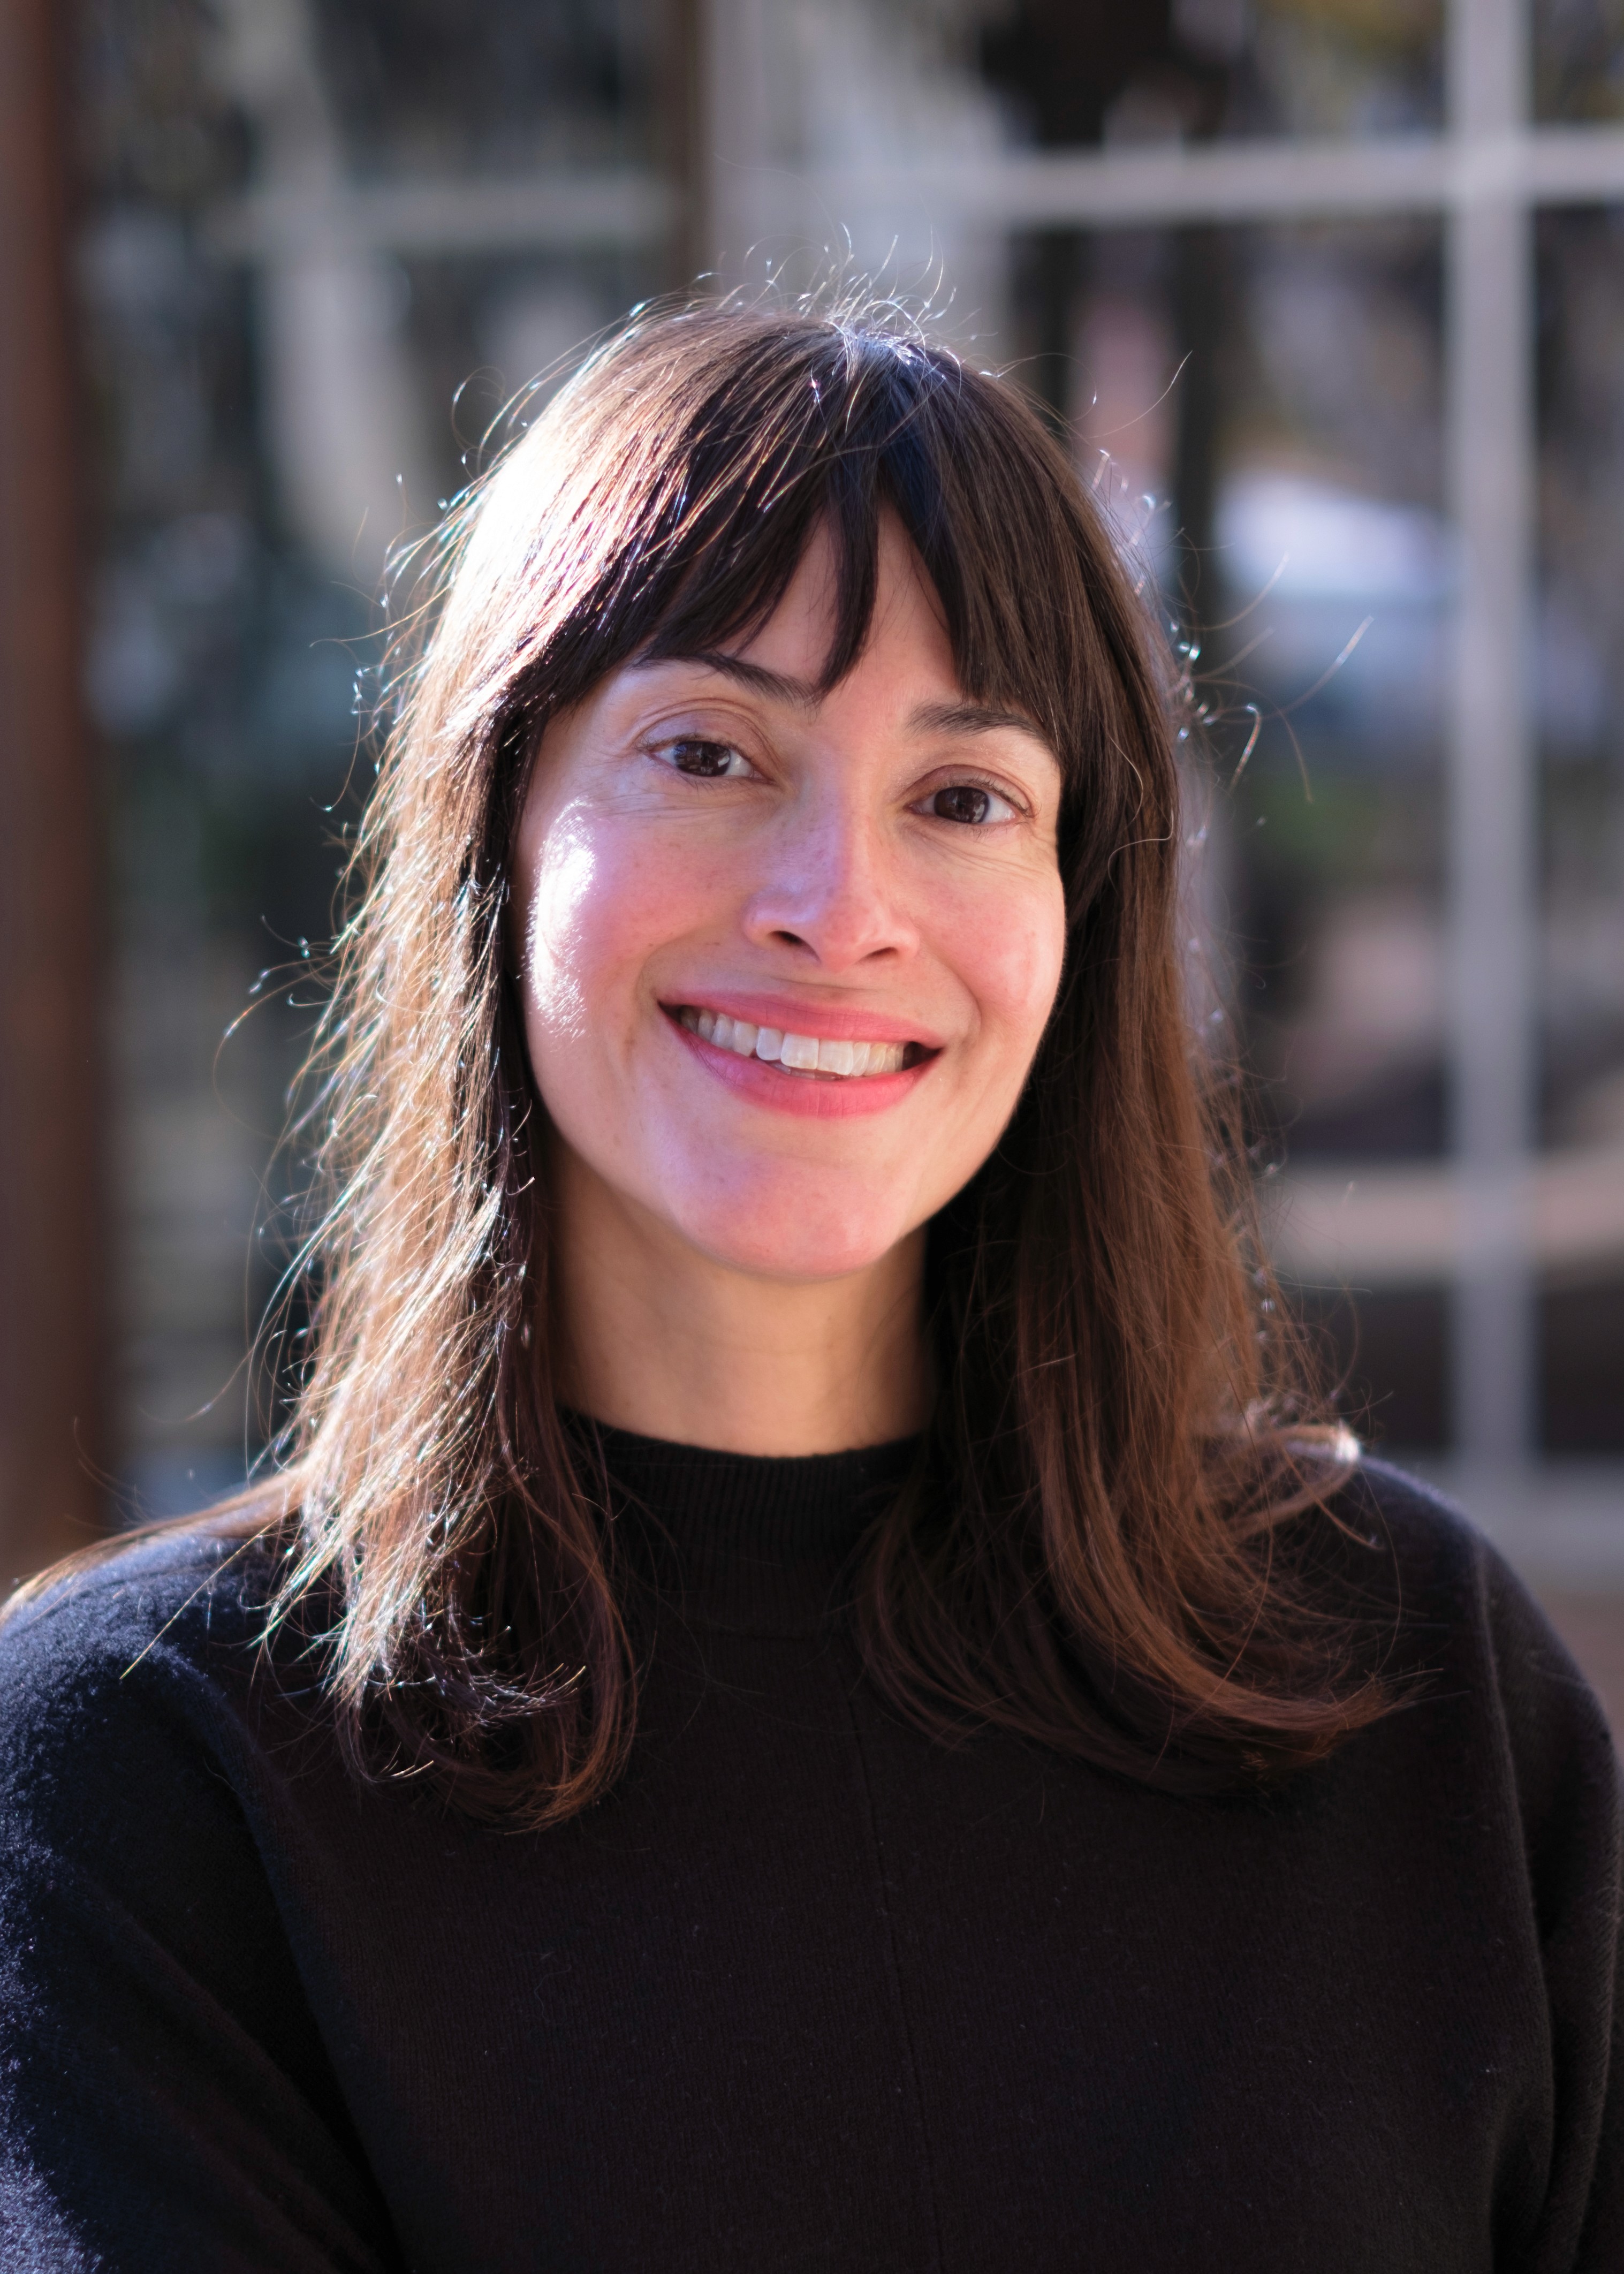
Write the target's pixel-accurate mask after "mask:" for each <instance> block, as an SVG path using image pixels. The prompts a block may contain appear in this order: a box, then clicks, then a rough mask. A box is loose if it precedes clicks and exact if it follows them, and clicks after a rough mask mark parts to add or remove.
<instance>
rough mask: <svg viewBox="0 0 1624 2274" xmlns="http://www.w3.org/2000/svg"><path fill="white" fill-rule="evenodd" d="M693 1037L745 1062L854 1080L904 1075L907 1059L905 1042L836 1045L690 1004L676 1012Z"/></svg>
mask: <svg viewBox="0 0 1624 2274" xmlns="http://www.w3.org/2000/svg"><path fill="white" fill-rule="evenodd" d="M677 1016H678V1018H679V1019H680V1021H681V1023H682V1025H683V1026H685V1027H686V1028H688V1032H689V1033H690V1034H691V1035H699V1036H700V1038H701V1040H702V1041H703V1042H707V1043H715V1045H716V1047H717V1048H718V1050H732V1051H733V1053H734V1055H735V1056H736V1057H738V1058H761V1059H762V1060H763V1062H764V1063H765V1064H766V1065H785V1066H787V1067H789V1069H790V1070H791V1072H792V1073H832V1074H838V1075H840V1076H842V1077H843V1078H845V1079H847V1080H849V1079H851V1078H852V1077H853V1076H855V1075H858V1074H867V1073H901V1071H902V1065H903V1060H904V1058H906V1055H907V1044H906V1043H835V1042H826V1041H824V1040H823V1039H822V1038H821V1037H820V1036H818V1035H786V1034H785V1033H783V1032H782V1031H781V1029H780V1028H777V1027H753V1026H752V1025H751V1024H750V1022H749V1020H748V1019H730V1018H729V1017H728V1016H727V1014H726V1012H724V1011H696V1010H694V1009H693V1008H691V1007H690V1006H689V1005H683V1007H682V1009H681V1010H680V1011H679V1012H678V1013H677Z"/></svg>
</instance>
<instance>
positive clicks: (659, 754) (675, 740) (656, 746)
mask: <svg viewBox="0 0 1624 2274" xmlns="http://www.w3.org/2000/svg"><path fill="white" fill-rule="evenodd" d="M646 748H647V753H648V756H649V757H651V758H652V759H654V760H655V762H656V763H657V764H662V765H668V766H670V768H671V770H672V772H673V773H680V774H682V775H684V776H685V777H686V779H688V780H689V781H738V780H740V779H747V777H742V776H741V775H739V774H736V773H731V772H718V773H707V772H701V771H700V770H699V769H697V768H689V767H687V766H681V765H679V764H677V763H676V753H677V752H679V751H680V750H707V751H719V752H721V753H723V754H724V755H725V756H726V758H727V759H729V760H730V761H731V760H732V759H733V758H738V759H739V760H741V762H742V764H744V765H745V766H747V767H748V768H749V772H750V774H751V775H755V776H756V778H757V779H759V775H758V774H757V770H756V767H755V766H753V765H751V764H750V761H749V759H748V757H745V754H744V752H743V751H742V750H741V749H740V748H739V746H738V744H737V743H736V742H726V741H725V740H724V739H723V737H722V736H720V735H719V734H673V735H671V736H670V737H668V738H667V739H666V740H665V741H663V742H652V743H650V744H648V745H647V746H646ZM953 790H979V791H980V792H981V794H982V795H983V796H985V797H988V798H990V799H992V800H993V801H995V802H996V803H997V804H999V805H1002V806H1004V808H1005V809H1006V817H1007V818H1008V819H1010V820H1019V819H1020V818H1021V817H1022V814H1023V811H1024V809H1023V808H1022V807H1021V806H1020V805H1019V803H1018V802H1017V801H1016V800H1015V799H1014V798H1013V797H1012V796H1011V794H1010V793H1009V791H1008V790H1006V789H1001V788H1000V787H998V785H997V784H996V782H992V781H988V780H986V779H983V778H981V777H980V776H977V775H974V774H967V775H965V776H963V777H962V778H960V779H958V780H955V781H948V782H939V783H938V784H937V785H936V788H935V789H932V790H928V791H927V792H926V793H925V795H924V796H923V797H922V798H921V799H920V800H919V801H918V802H917V803H916V804H915V805H914V807H913V808H912V809H911V810H912V811H914V812H915V813H919V812H922V811H925V810H926V809H928V808H929V806H930V805H931V804H933V803H934V802H935V801H936V799H937V798H938V797H944V796H945V795H947V794H949V793H950V792H951V791H953ZM929 818H930V819H932V820H936V821H945V822H947V823H948V825H949V826H950V827H951V828H955V829H985V828H986V827H988V826H989V822H988V821H987V820H986V819H981V820H978V821H973V822H972V821H959V820H957V819H955V818H954V817H952V816H951V815H949V814H945V813H940V814H930V815H929Z"/></svg>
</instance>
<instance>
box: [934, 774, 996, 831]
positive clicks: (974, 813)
mask: <svg viewBox="0 0 1624 2274" xmlns="http://www.w3.org/2000/svg"><path fill="white" fill-rule="evenodd" d="M991 809H992V793H991V791H990V790H985V789H982V788H981V787H979V786H978V785H977V784H976V783H974V782H955V783H954V784H953V786H952V787H951V789H939V790H937V792H936V795H935V796H934V797H933V798H932V799H931V801H930V810H931V811H932V813H934V814H935V815H936V819H937V820H938V821H967V822H971V823H975V822H978V821H985V820H986V818H987V816H988V814H989V812H990V811H991Z"/></svg>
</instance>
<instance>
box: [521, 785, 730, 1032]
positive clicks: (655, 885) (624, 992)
mask: <svg viewBox="0 0 1624 2274" xmlns="http://www.w3.org/2000/svg"><path fill="white" fill-rule="evenodd" d="M656 850H657V848H654V847H643V846H640V845H639V844H638V843H637V841H636V837H635V832H632V833H631V834H630V836H629V837H628V833H627V832H624V831H621V830H617V829H615V828H614V827H613V826H610V825H605V824H603V823H601V822H595V820H594V818H593V817H591V816H590V815H589V814H583V813H579V812H567V813H566V814H564V815H562V816H560V818H559V819H558V820H557V821H555V822H554V823H553V825H552V826H551V827H550V828H549V829H548V831H547V832H546V836H545V840H544V841H543V842H542V844H541V845H540V846H539V847H538V850H537V855H536V858H535V861H534V865H533V867H532V869H531V870H530V877H529V878H528V891H529V902H528V907H527V908H526V910H525V914H524V922H523V977H524V994H525V1002H526V1010H527V1016H528V1023H529V1025H530V1032H531V1038H532V1047H533V1048H535V1047H538V1046H539V1047H544V1048H545V1047H547V1046H559V1045H563V1044H568V1043H578V1042H582V1041H587V1040H590V1041H592V1042H593V1043H597V1044H599V1045H602V1044H605V1043H607V1044H612V1043H613V1039H614V1038H615V1037H616V1036H617V1035H624V1034H625V1033H626V1032H627V1031H628V1027H629V1024H630V1022H631V1021H632V1020H633V1019H635V1015H636V1013H637V1012H638V1010H639V1008H640V1007H642V1005H641V1002H640V995H639V982H640V980H641V979H642V978H643V974H644V972H645V969H646V968H647V966H648V965H649V963H650V959H651V958H654V957H656V956H657V955H658V952H659V950H660V949H661V948H662V947H663V946H664V945H666V944H668V943H669V942H671V941H673V940H676V939H680V938H681V937H684V936H686V935H688V934H689V933H690V932H691V931H692V930H694V928H695V923H696V922H699V921H700V920H701V919H702V917H703V910H704V906H705V898H706V896H705V891H704V878H703V874H701V873H697V872H696V870H695V865H694V864H692V863H684V862H673V861H672V860H671V859H669V857H665V858H657V857H655V854H656ZM539 1071H540V1069H539V1068H538V1073H539Z"/></svg>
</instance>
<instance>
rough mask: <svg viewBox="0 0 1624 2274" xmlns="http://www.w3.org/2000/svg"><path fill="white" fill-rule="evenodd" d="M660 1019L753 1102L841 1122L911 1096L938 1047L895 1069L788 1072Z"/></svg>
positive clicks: (879, 1110) (885, 1108) (675, 1022)
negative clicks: (820, 1074) (916, 1061)
mask: <svg viewBox="0 0 1624 2274" xmlns="http://www.w3.org/2000/svg"><path fill="white" fill-rule="evenodd" d="M666 1024H667V1025H668V1026H669V1027H670V1028H671V1030H672V1032H673V1034H674V1035H676V1037H677V1040H678V1041H679V1042H681V1043H687V1044H688V1049H689V1050H692V1052H693V1053H694V1056H695V1058H697V1059H698V1060H699V1063H700V1064H701V1065H703V1067H705V1069H706V1070H707V1072H709V1073H713V1074H714V1075H715V1076H716V1078H717V1080H718V1081H724V1082H726V1084H727V1087H728V1088H729V1089H731V1090H733V1091H734V1092H736V1094H737V1095H738V1096H741V1097H748V1099H749V1101H750V1103H751V1104H753V1105H765V1106H768V1107H770V1108H771V1111H773V1112H775V1113H799V1114H801V1115H803V1116H804V1117H806V1118H808V1119H810V1120H814V1121H845V1120H848V1119H850V1118H851V1117H852V1116H853V1115H854V1114H863V1113H884V1112H886V1111H888V1110H889V1109H890V1108H891V1106H893V1105H900V1104H901V1103H902V1101H903V1099H904V1098H905V1097H911V1096H913V1094H914V1091H915V1089H917V1088H918V1087H919V1085H920V1083H921V1081H922V1080H923V1079H924V1077H925V1075H926V1074H928V1073H929V1071H930V1069H931V1067H932V1066H933V1065H935V1064H936V1058H937V1057H938V1056H939V1055H940V1053H939V1052H936V1051H933V1052H932V1054H931V1055H930V1057H929V1058H921V1060H920V1062H919V1064H918V1065H911V1066H904V1068H903V1069H902V1071H901V1073H860V1074H846V1075H840V1074H827V1075H825V1076H824V1077H823V1079H822V1080H821V1081H820V1080H819V1079H818V1077H817V1076H816V1075H815V1074H809V1073H791V1072H790V1070H789V1069H788V1067H787V1066H781V1065H768V1063H767V1062H766V1060H765V1059H764V1058H741V1057H740V1056H739V1053H738V1052H737V1050H718V1047H717V1045H716V1044H715V1043H708V1042H706V1041H705V1039H704V1037H703V1035H696V1034H695V1032H694V1031H693V1029H692V1028H691V1027H685V1026H683V1024H682V1023H681V1021H680V1020H678V1019H673V1018H672V1017H670V1015H669V1014H667V1017H666Z"/></svg>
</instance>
